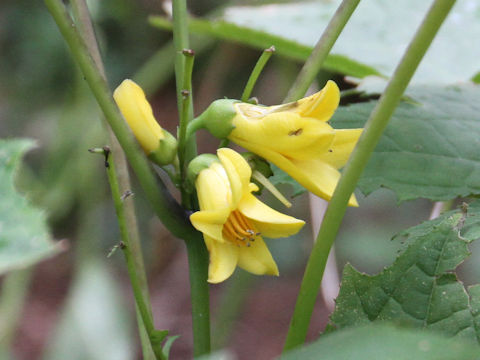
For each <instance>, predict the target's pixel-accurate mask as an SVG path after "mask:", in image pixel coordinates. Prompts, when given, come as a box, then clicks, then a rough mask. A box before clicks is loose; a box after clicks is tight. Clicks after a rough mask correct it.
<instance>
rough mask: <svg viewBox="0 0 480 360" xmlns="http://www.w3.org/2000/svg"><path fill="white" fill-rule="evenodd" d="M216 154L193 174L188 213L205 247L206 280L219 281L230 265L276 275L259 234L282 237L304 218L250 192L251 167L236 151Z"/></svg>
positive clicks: (252, 188) (229, 271)
mask: <svg viewBox="0 0 480 360" xmlns="http://www.w3.org/2000/svg"><path fill="white" fill-rule="evenodd" d="M217 155H218V160H216V161H213V162H211V163H210V165H209V166H208V167H206V168H204V169H203V170H201V171H200V172H199V173H198V176H197V178H196V181H195V187H196V189H197V194H198V201H199V205H200V211H197V212H195V213H194V214H192V215H191V216H190V221H191V222H192V224H193V226H194V227H195V228H196V229H197V230H199V231H201V232H202V233H203V237H204V240H205V244H206V246H207V249H208V251H209V256H210V265H209V269H208V281H209V282H211V283H219V282H222V281H224V280H225V279H227V278H228V277H230V275H231V274H232V273H233V271H234V270H235V267H236V266H239V267H241V268H243V269H244V270H246V271H249V272H251V273H253V274H257V275H278V268H277V264H276V263H275V261H274V260H273V258H272V255H271V254H270V251H269V250H268V248H267V246H266V244H265V242H264V240H263V236H266V237H269V238H278V237H287V236H290V235H293V234H295V233H297V232H298V231H299V230H300V228H301V227H302V226H303V225H304V224H305V222H304V221H302V220H298V219H295V218H294V217H291V216H288V215H284V214H282V213H280V212H278V211H276V210H273V209H272V208H270V207H268V206H267V205H265V204H264V203H262V202H261V201H260V200H258V199H257V198H256V197H255V196H254V195H252V191H257V190H258V188H257V186H256V185H255V184H253V183H251V182H250V177H251V174H252V171H251V169H250V166H249V165H248V163H247V162H246V160H245V159H244V158H243V157H242V156H241V155H240V154H238V153H237V152H235V151H234V150H232V149H227V148H222V149H219V150H218V151H217Z"/></svg>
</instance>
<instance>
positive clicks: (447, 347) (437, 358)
mask: <svg viewBox="0 0 480 360" xmlns="http://www.w3.org/2000/svg"><path fill="white" fill-rule="evenodd" d="M478 354H479V348H478V346H476V345H475V344H472V343H470V342H463V341H458V339H455V340H453V339H448V338H446V337H443V336H440V335H438V334H434V333H431V332H426V331H420V330H416V329H404V328H395V327H393V326H391V325H380V324H378V325H367V326H360V327H356V328H353V329H346V330H342V331H337V332H335V333H332V334H329V335H326V336H322V337H321V338H320V339H319V340H317V341H315V342H313V343H311V344H309V345H307V346H304V347H301V348H299V349H296V350H293V351H290V352H288V353H286V354H285V355H284V356H282V357H281V358H280V359H282V360H296V359H302V360H317V359H329V360H345V359H355V360H372V359H395V360H412V359H415V360H451V359H456V360H471V359H478V358H479V355H478Z"/></svg>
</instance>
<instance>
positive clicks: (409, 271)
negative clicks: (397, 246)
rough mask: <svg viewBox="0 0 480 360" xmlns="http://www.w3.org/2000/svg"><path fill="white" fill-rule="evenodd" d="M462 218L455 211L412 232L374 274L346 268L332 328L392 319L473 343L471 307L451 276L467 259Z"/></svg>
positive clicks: (476, 330)
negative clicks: (387, 264)
mask: <svg viewBox="0 0 480 360" xmlns="http://www.w3.org/2000/svg"><path fill="white" fill-rule="evenodd" d="M472 215H473V214H472ZM478 215H479V214H478V212H477V213H476V214H475V216H478ZM465 216H466V214H465V213H462V212H461V211H457V212H456V213H455V214H452V215H450V216H448V217H447V216H445V217H443V218H442V219H441V220H440V222H438V221H430V222H425V223H424V224H423V227H424V229H423V232H417V231H413V232H411V233H410V234H415V235H413V236H411V235H409V236H411V238H410V239H408V244H409V245H408V247H407V248H406V249H405V251H404V252H403V253H402V254H401V255H400V256H399V257H398V258H397V259H396V260H395V262H394V263H393V265H391V266H390V267H387V268H386V269H385V270H384V271H382V272H381V273H380V274H378V275H374V276H369V275H366V274H362V273H359V272H358V271H356V270H355V269H354V268H353V267H352V266H350V265H347V266H345V268H344V272H343V278H342V286H341V289H340V294H339V296H338V298H337V305H336V308H335V311H334V313H333V314H332V316H331V325H334V326H336V327H337V328H344V327H350V326H357V325H363V324H368V323H371V322H377V321H395V322H397V323H402V324H404V325H409V326H412V327H417V328H421V329H432V330H436V331H439V332H442V333H443V334H445V335H447V336H461V337H463V338H468V339H472V340H477V339H478V338H479V335H480V328H479V327H478V326H476V319H475V317H474V316H473V314H472V311H471V308H472V303H471V302H470V298H469V295H468V293H467V291H466V290H465V288H464V286H463V284H462V283H461V282H459V281H458V280H457V278H456V276H455V274H454V273H453V272H452V271H453V270H455V268H456V267H457V266H458V265H459V264H460V263H461V262H463V261H464V259H465V258H466V257H467V256H468V255H469V250H468V247H467V244H468V242H467V241H466V240H465V239H463V238H462V237H461V236H460V234H459V227H461V226H462V224H463V222H464V220H465ZM472 226H477V227H478V226H479V224H478V223H476V224H472ZM428 227H429V229H428V230H427V228H428Z"/></svg>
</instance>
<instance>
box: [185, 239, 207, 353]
mask: <svg viewBox="0 0 480 360" xmlns="http://www.w3.org/2000/svg"><path fill="white" fill-rule="evenodd" d="M186 245H187V254H188V266H189V274H190V297H191V299H192V322H193V355H194V357H198V356H201V355H205V354H208V353H210V300H209V291H208V290H209V289H208V283H207V278H208V252H207V248H206V247H205V244H204V242H203V239H202V238H201V237H200V234H199V236H197V238H193V239H190V241H186Z"/></svg>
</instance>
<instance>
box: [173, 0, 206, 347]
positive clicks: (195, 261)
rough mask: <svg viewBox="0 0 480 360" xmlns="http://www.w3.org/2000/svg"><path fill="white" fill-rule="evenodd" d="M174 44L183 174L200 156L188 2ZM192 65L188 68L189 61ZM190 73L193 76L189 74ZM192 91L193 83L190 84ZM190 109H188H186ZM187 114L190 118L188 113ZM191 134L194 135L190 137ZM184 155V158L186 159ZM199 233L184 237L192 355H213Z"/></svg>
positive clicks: (176, 22) (181, 1)
mask: <svg viewBox="0 0 480 360" xmlns="http://www.w3.org/2000/svg"><path fill="white" fill-rule="evenodd" d="M172 5H173V43H174V45H175V52H176V54H175V79H176V85H177V105H178V113H179V114H184V115H183V116H182V115H181V116H180V126H179V127H180V128H181V129H184V130H182V131H184V132H183V133H182V136H183V139H184V140H183V139H182V140H181V141H182V143H183V141H185V145H184V146H183V144H182V148H181V149H180V151H182V152H183V154H184V157H183V164H182V163H180V171H184V164H188V163H189V161H190V160H191V159H193V158H194V157H195V156H196V154H197V142H196V137H195V135H193V134H187V126H188V123H189V122H190V121H191V120H192V119H193V104H192V101H188V102H186V101H184V99H183V94H182V90H184V85H185V84H186V83H189V82H191V67H192V66H193V57H192V58H191V59H190V58H189V57H185V56H184V49H189V48H190V46H189V40H188V14H187V4H186V0H173V4H172ZM188 61H191V65H189V66H186V64H185V63H186V62H188ZM189 72H190V73H189ZM188 86H190V88H191V84H190V85H188ZM190 90H191V89H190ZM187 107H188V108H187ZM187 113H188V116H185V114H187ZM188 135H191V136H188ZM183 154H182V156H183ZM190 196H191V195H190V194H188V192H187V191H186V189H185V188H184V186H183V184H182V203H183V204H186V205H188V204H191V203H192V201H191V200H190V199H189V198H190ZM199 235H200V234H199V233H196V234H195V235H193V236H190V237H188V238H185V239H186V240H187V241H186V245H187V253H188V265H189V272H190V289H191V294H190V297H191V299H192V323H193V354H194V356H200V355H203V354H208V353H209V352H210V308H209V292H208V290H209V289H208V283H207V278H208V253H207V249H206V248H205V244H204V242H203V240H202V239H201V237H200V236H199Z"/></svg>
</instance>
